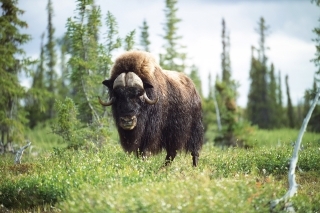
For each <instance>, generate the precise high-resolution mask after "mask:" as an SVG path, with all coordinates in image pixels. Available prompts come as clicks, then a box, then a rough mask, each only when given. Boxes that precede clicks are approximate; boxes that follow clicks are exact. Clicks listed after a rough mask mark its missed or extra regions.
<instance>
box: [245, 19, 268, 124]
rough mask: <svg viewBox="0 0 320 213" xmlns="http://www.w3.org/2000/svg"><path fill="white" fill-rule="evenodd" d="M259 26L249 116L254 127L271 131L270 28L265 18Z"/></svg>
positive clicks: (252, 61) (252, 58)
mask: <svg viewBox="0 0 320 213" xmlns="http://www.w3.org/2000/svg"><path fill="white" fill-rule="evenodd" d="M258 24H259V28H258V29H257V32H258V33H259V35H260V40H259V49H258V58H256V57H255V56H254V50H256V48H254V47H252V54H251V68H250V75H249V76H250V79H251V84H250V89H249V95H248V103H247V116H248V119H249V121H250V122H251V123H252V124H253V125H258V127H259V128H264V129H270V128H272V125H271V123H270V107H269V106H268V101H269V100H268V68H267V57H266V54H265V50H266V47H265V37H266V34H267V30H268V29H269V27H267V26H266V25H265V21H264V19H263V18H261V19H260V22H259V23H258Z"/></svg>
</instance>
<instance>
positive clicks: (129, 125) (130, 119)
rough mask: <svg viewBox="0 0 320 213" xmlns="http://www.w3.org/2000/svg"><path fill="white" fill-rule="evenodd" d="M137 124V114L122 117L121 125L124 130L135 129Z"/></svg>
mask: <svg viewBox="0 0 320 213" xmlns="http://www.w3.org/2000/svg"><path fill="white" fill-rule="evenodd" d="M136 125H137V117H136V116H126V117H120V127H121V128H122V129H124V130H133V129H134V128H135V127H136Z"/></svg>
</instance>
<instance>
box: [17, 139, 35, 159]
mask: <svg viewBox="0 0 320 213" xmlns="http://www.w3.org/2000/svg"><path fill="white" fill-rule="evenodd" d="M30 145H31V142H30V141H28V143H27V145H25V146H23V147H21V148H20V149H19V150H18V151H17V153H16V158H15V160H14V163H15V164H20V163H21V158H22V155H23V152H24V150H25V149H27V148H28V147H29V146H30Z"/></svg>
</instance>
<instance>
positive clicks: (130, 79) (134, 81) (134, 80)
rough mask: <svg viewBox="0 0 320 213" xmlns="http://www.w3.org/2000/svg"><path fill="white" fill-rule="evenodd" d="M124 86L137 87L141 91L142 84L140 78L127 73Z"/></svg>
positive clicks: (132, 73)
mask: <svg viewBox="0 0 320 213" xmlns="http://www.w3.org/2000/svg"><path fill="white" fill-rule="evenodd" d="M126 85H127V86H128V87H138V88H141V89H143V82H142V80H141V78H140V77H139V76H138V75H137V74H135V73H134V72H128V74H127V76H126Z"/></svg>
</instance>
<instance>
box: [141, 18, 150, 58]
mask: <svg viewBox="0 0 320 213" xmlns="http://www.w3.org/2000/svg"><path fill="white" fill-rule="evenodd" d="M140 30H141V35H140V46H141V47H142V50H144V51H146V52H150V48H149V46H150V43H151V42H150V40H149V32H148V30H149V26H148V24H147V21H146V20H145V19H144V20H143V23H142V27H140Z"/></svg>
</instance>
